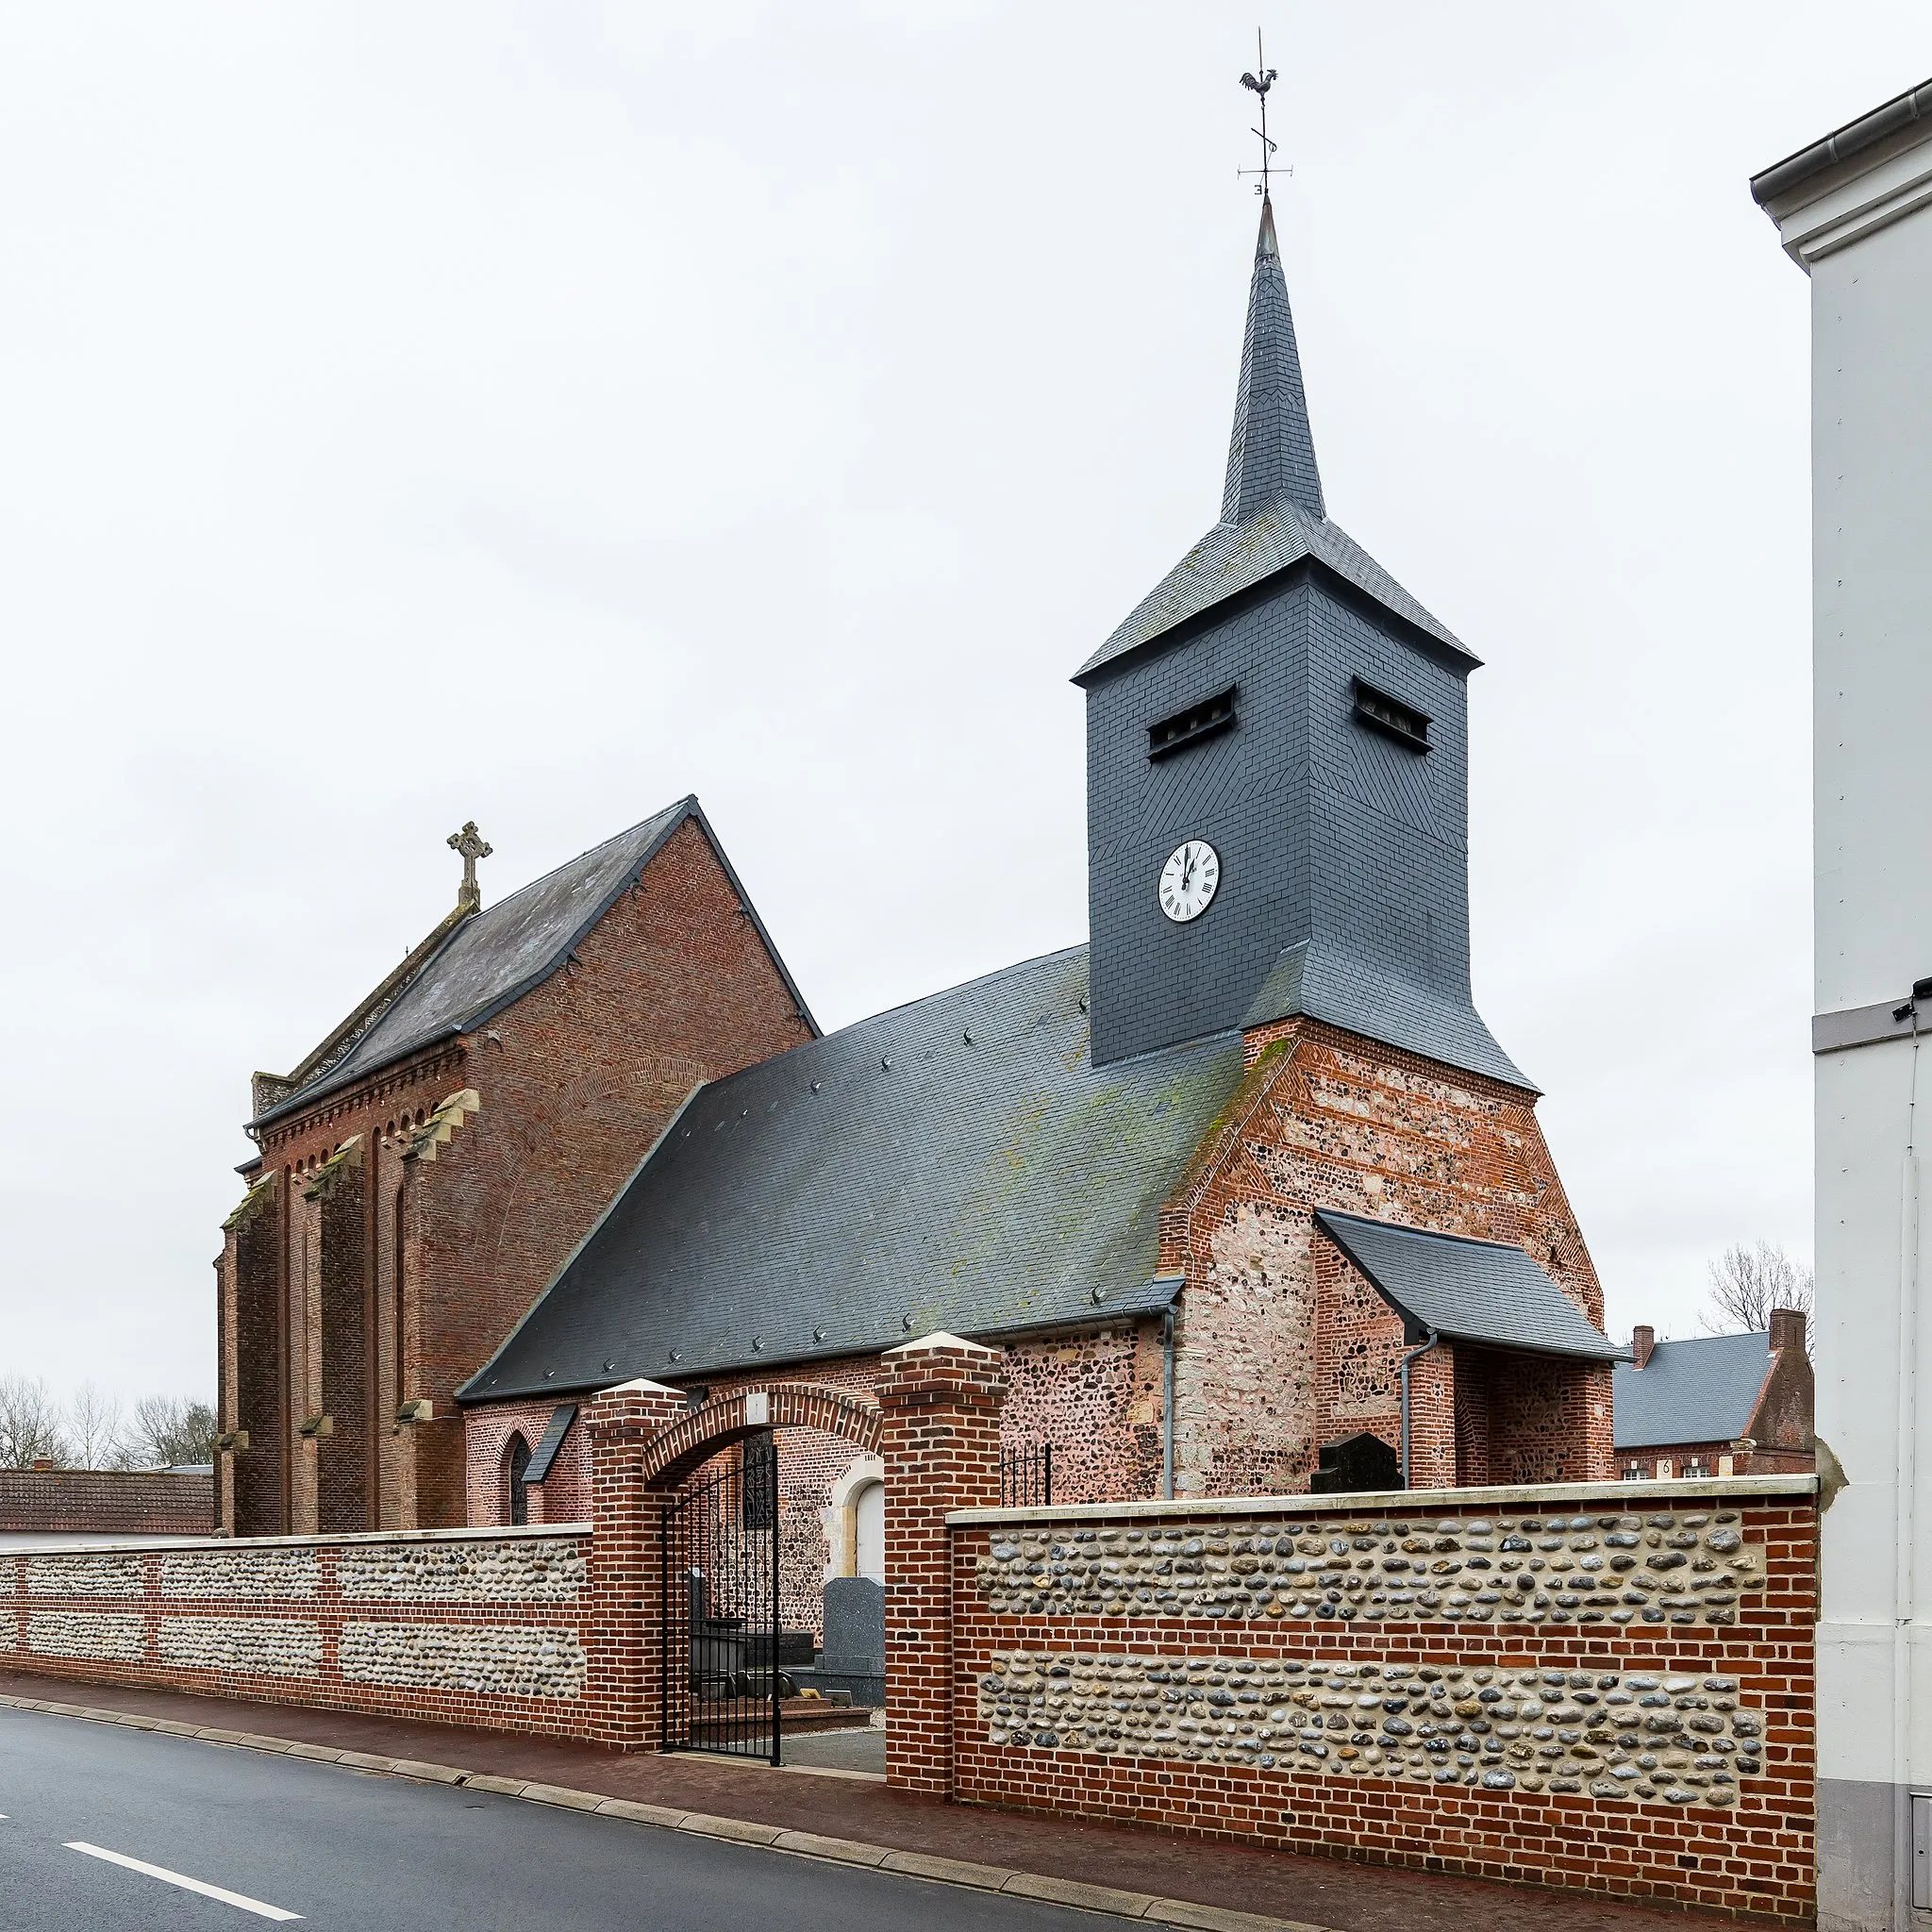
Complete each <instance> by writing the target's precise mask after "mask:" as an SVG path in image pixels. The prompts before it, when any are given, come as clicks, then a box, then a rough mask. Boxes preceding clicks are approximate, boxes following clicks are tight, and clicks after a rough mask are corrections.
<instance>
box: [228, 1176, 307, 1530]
mask: <svg viewBox="0 0 1932 1932" xmlns="http://www.w3.org/2000/svg"><path fill="white" fill-rule="evenodd" d="M283 1191H285V1183H284V1182H283V1180H282V1177H281V1176H280V1175H278V1174H271V1175H269V1176H268V1178H267V1179H265V1180H263V1181H261V1182H260V1183H258V1185H257V1186H256V1187H255V1188H254V1189H253V1190H251V1191H250V1192H249V1195H248V1198H247V1199H246V1200H245V1201H244V1202H243V1203H242V1206H241V1207H240V1208H238V1209H237V1210H236V1211H235V1213H234V1214H233V1215H232V1216H230V1217H229V1222H228V1225H227V1228H226V1229H225V1238H224V1242H223V1258H224V1263H225V1278H224V1283H223V1290H222V1311H223V1334H222V1384H223V1391H222V1392H223V1398H224V1401H225V1404H226V1407H225V1412H224V1424H225V1426H226V1427H230V1428H232V1427H235V1426H237V1422H236V1420H235V1419H236V1418H240V1425H242V1426H244V1427H246V1428H247V1429H248V1433H249V1444H248V1447H247V1449H246V1450H245V1451H244V1452H242V1454H241V1455H239V1456H221V1457H218V1458H217V1462H216V1471H217V1475H218V1477H219V1478H221V1479H223V1482H224V1485H225V1493H224V1494H223V1497H222V1504H223V1509H224V1517H223V1520H224V1521H225V1522H226V1523H228V1524H237V1523H241V1524H249V1525H251V1526H252V1525H255V1524H271V1523H278V1522H280V1521H281V1520H282V1517H283V1514H284V1512H285V1508H286V1505H285V1502H284V1497H283V1482H284V1479H285V1474H286V1468H287V1462H288V1454H289V1438H290V1436H291V1434H292V1432H293V1424H291V1423H290V1421H289V1420H288V1414H287V1409H286V1406H285V1402H284V1393H283V1387H282V1366H283V1342H282V1319H283V1307H284V1303H283V1294H282V1265H281V1221H280V1216H279V1212H278V1206H279V1198H280V1195H281V1194H282V1192H283Z"/></svg>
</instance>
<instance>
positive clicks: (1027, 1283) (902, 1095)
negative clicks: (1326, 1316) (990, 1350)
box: [460, 947, 1242, 1401]
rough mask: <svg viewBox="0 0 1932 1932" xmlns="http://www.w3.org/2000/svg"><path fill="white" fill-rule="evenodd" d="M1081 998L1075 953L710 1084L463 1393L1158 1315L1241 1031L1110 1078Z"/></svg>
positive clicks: (563, 1385)
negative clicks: (1173, 1240) (1090, 1049)
mask: <svg viewBox="0 0 1932 1932" xmlns="http://www.w3.org/2000/svg"><path fill="white" fill-rule="evenodd" d="M1086 994H1087V952H1086V948H1085V947H1076V948H1074V949H1072V950H1070V951H1067V952H1063V953H1054V954H1050V955H1048V956H1047V957H1046V958H1040V959H1031V960H1027V961H1025V962H1024V963H1023V964H1021V965H1017V966H1011V967H1008V968H1007V969H1006V970H1005V971H1004V972H1000V973H995V974H991V975H990V976H989V977H987V978H984V979H976V980H974V981H971V982H970V983H968V984H967V985H965V986H959V987H955V988H953V989H951V990H950V991H946V992H941V993H937V994H934V995H933V996H932V997H931V998H929V999H924V1000H919V1001H916V1002H914V1003H913V1004H912V1005H910V1006H906V1007H899V1008H893V1009H892V1010H891V1011H890V1012H886V1013H881V1014H878V1015H876V1016H874V1018H872V1019H869V1020H862V1021H859V1022H858V1024H855V1025H852V1026H847V1027H845V1028H844V1029H843V1030H842V1031H841V1032H838V1033H834V1034H831V1035H829V1036H828V1037H827V1038H825V1039H824V1040H819V1041H811V1042H808V1044H806V1045H804V1046H800V1047H794V1048H793V1049H792V1050H791V1052H790V1053H786V1054H782V1055H780V1056H778V1057H777V1058H774V1059H769V1060H765V1061H762V1062H760V1063H759V1064H758V1065H757V1066H754V1067H749V1068H746V1069H745V1070H744V1071H743V1072H742V1073H740V1074H733V1075H731V1076H730V1077H729V1078H728V1079H724V1080H720V1081H716V1082H713V1083H712V1084H711V1085H709V1086H707V1087H704V1088H701V1089H700V1090H699V1091H697V1092H696V1093H695V1094H693V1096H692V1097H691V1100H690V1102H689V1103H687V1105H686V1107H685V1108H684V1110H683V1112H682V1113H681V1114H680V1115H679V1117H678V1118H677V1120H676V1121H675V1122H674V1123H673V1124H672V1126H671V1127H670V1129H669V1130H668V1131H667V1132H666V1134H665V1136H664V1138H663V1139H662V1140H661V1141H659V1142H658V1146H657V1147H656V1148H655V1149H654V1150H653V1151H652V1153H651V1154H650V1156H649V1157H648V1158H646V1159H645V1160H644V1162H643V1164H642V1165H641V1167H640V1168H639V1170H638V1172H637V1173H636V1174H634V1175H633V1176H632V1178H631V1180H630V1182H629V1183H628V1184H627V1186H626V1187H625V1190H624V1191H623V1192H622V1193H621V1194H620V1195H619V1197H618V1199H617V1200H616V1201H615V1202H614V1203H613V1204H612V1206H611V1208H609V1210H608V1212H607V1213H606V1215H605V1217H604V1219H603V1220H602V1221H601V1222H600V1223H599V1224H598V1225H597V1226H596V1227H595V1228H594V1229H592V1231H591V1234H590V1235H589V1236H588V1237H587V1238H586V1240H585V1241H584V1242H583V1244H582V1245H581V1247H580V1248H579V1249H578V1251H577V1252H576V1254H575V1256H573V1257H572V1258H571V1259H570V1261H569V1262H567V1263H566V1264H565V1266H564V1268H563V1270H562V1271H561V1273H560V1274H558V1278H557V1280H556V1281H555V1282H554V1283H553V1284H552V1286H551V1287H550V1289H549V1290H548V1291H547V1292H546V1293H545V1294H544V1296H543V1297H542V1299H541V1300H540V1301H539V1302H538V1303H537V1305H536V1307H534V1308H533V1309H532V1310H531V1311H530V1313H529V1314H528V1315H527V1316H526V1317H525V1319H524V1321H523V1323H522V1324H521V1325H520V1326H519V1327H518V1328H517V1330H516V1331H515V1333H514V1334H512V1336H511V1337H510V1338H509V1340H508V1341H507V1342H506V1343H505V1344H504V1346H503V1347H502V1349H500V1350H499V1351H498V1353H497V1355H496V1357H494V1359H493V1360H491V1362H490V1363H489V1365H488V1366H487V1367H486V1368H485V1369H484V1370H483V1371H482V1372H481V1373H480V1374H477V1375H476V1376H475V1378H473V1379H472V1380H471V1382H470V1383H469V1384H468V1385H467V1386H466V1387H465V1388H464V1389H463V1390H462V1391H460V1392H461V1394H462V1396H463V1398H464V1399H465V1400H469V1401H475V1400H482V1399H492V1400H493V1399H501V1398H504V1397H508V1396H512V1395H527V1394H533V1393H541V1392H549V1391H558V1392H561V1391H572V1390H579V1389H588V1388H595V1387H599V1386H603V1385H607V1384H609V1383H612V1382H617V1381H622V1380H624V1379H625V1378H627V1377H629V1376H633V1375H655V1376H665V1375H676V1376H678V1377H680V1378H682V1377H686V1376H691V1375H702V1374H708V1373H718V1372H723V1371H724V1370H727V1369H741V1368H745V1367H748V1366H751V1365H753V1364H763V1363H769V1364H773V1365H775V1364H777V1363H781V1362H797V1361H801V1360H810V1359H812V1358H825V1357H835V1356H847V1355H855V1354H870V1353H872V1352H874V1351H876V1350H878V1349H881V1348H885V1347H890V1346H891V1344H893V1343H895V1342H898V1341H904V1340H905V1339H906V1338H907V1336H908V1335H919V1334H925V1333H928V1332H930V1331H931V1330H934V1329H938V1328H945V1329H950V1330H952V1331H953V1332H955V1333H958V1334H963V1335H975V1336H993V1335H1002V1334H1017V1333H1023V1332H1025V1331H1027V1330H1029V1329H1042V1328H1053V1327H1065V1326H1070V1325H1074V1324H1078V1323H1081V1322H1083V1321H1084V1322H1095V1321H1101V1320H1104V1319H1107V1318H1108V1317H1111V1316H1121V1315H1125V1314H1130V1313H1136V1312H1144V1311H1148V1310H1151V1309H1153V1308H1156V1307H1165V1306H1166V1305H1167V1303H1168V1302H1169V1301H1170V1300H1171V1299H1172V1298H1173V1295H1174V1291H1175V1289H1176V1287H1177V1285H1178V1284H1177V1283H1176V1282H1174V1281H1171V1280H1164V1279H1163V1280H1157V1279H1156V1273H1157V1266H1158V1253H1159V1211H1160V1206H1161V1203H1162V1202H1163V1201H1164V1200H1165V1199H1166V1198H1167V1195H1168V1194H1169V1192H1170V1191H1172V1189H1173V1188H1174V1185H1175V1183H1176V1181H1177V1180H1178V1179H1179V1177H1180V1175H1181V1173H1182V1171H1183V1170H1184V1168H1185V1167H1186V1165H1187V1163H1188V1160H1189V1158H1190V1157H1191V1155H1192V1154H1193V1152H1194V1150H1195V1148H1196V1147H1197V1146H1198V1145H1199V1143H1200V1141H1201V1140H1202V1138H1203V1137H1204V1135H1205V1134H1206V1133H1207V1131H1208V1127H1209V1125H1210V1124H1212V1122H1213V1121H1214V1119H1215V1117H1216V1116H1217V1114H1218V1113H1219V1112H1220V1110H1221V1108H1222V1107H1223V1106H1224V1104H1225V1102H1226V1100H1227V1098H1228V1096H1229V1095H1230V1094H1232V1093H1233V1091H1234V1090H1235V1088H1236V1086H1237V1085H1238V1084H1239V1082H1240V1080H1241V1058H1242V1055H1241V1035H1240V1034H1239V1033H1228V1034H1222V1035H1218V1036H1215V1037H1214V1038H1211V1039H1208V1040H1202V1041H1192V1042H1190V1043H1188V1044H1185V1045H1180V1046H1174V1047H1169V1048H1165V1049H1163V1050H1161V1051H1160V1052H1158V1053H1153V1054H1148V1055H1145V1056H1143V1057H1142V1058H1139V1059H1133V1060H1126V1061H1122V1062H1118V1063H1116V1064H1114V1065H1112V1066H1108V1067H1106V1068H1102V1069H1100V1070H1099V1071H1097V1072H1096V1071H1095V1069H1094V1068H1093V1066H1092V1065H1091V1062H1090V1060H1089V1058H1088V1053H1087V1045H1088V1041H1087V1013H1086V1009H1085V1008H1086ZM674 1352H675V1353H674Z"/></svg>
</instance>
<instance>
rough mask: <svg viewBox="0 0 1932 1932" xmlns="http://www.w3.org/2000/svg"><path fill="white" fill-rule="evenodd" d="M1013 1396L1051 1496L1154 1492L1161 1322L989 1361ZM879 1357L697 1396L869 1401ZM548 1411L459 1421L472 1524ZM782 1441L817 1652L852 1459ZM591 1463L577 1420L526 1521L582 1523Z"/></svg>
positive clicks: (797, 1577) (784, 1481)
mask: <svg viewBox="0 0 1932 1932" xmlns="http://www.w3.org/2000/svg"><path fill="white" fill-rule="evenodd" d="M998 1354H999V1359H1000V1363H1001V1372H1002V1374H1004V1375H1005V1376H1006V1377H1007V1379H1008V1383H1009V1385H1010V1387H1011V1389H1012V1391H1013V1392H1012V1395H1011V1397H1010V1398H1009V1400H1008V1404H1007V1406H1006V1409H1005V1411H1004V1413H1003V1416H1002V1419H1001V1420H1002V1437H1001V1440H1002V1443H1003V1445H1004V1446H1006V1447H1008V1448H1025V1449H1033V1448H1037V1447H1039V1446H1040V1445H1041V1444H1042V1443H1048V1442H1050V1443H1052V1445H1053V1448H1054V1492H1055V1494H1056V1496H1058V1497H1065V1498H1071V1499H1073V1500H1076V1501H1080V1502H1106V1501H1113V1500H1134V1499H1138V1498H1145V1497H1151V1496H1154V1495H1156V1494H1158V1491H1159V1486H1160V1408H1159V1404H1160V1400H1161V1383H1160V1377H1161V1350H1160V1330H1159V1324H1158V1323H1155V1322H1141V1323H1116V1324H1106V1325H1103V1326H1100V1327H1096V1328H1094V1329H1091V1330H1087V1331H1079V1332H1075V1333H1072V1334H1068V1335H1063V1336H1051V1337H1037V1338H1028V1339H1025V1340H1022V1341H1014V1342H1012V1343H1009V1344H1008V1346H1006V1347H1005V1348H1004V1349H1001V1350H1000V1351H998ZM880 1369H881V1358H880V1357H876V1356H862V1357H849V1358H847V1359H844V1360H841V1361H831V1362H812V1363H800V1364H797V1365H796V1366H795V1367H793V1368H791V1369H785V1368H779V1369H775V1370H765V1371H744V1372H741V1373H736V1374H728V1375H720V1376H716V1377H713V1378H711V1379H709V1380H708V1381H707V1382H705V1383H703V1384H702V1385H692V1386H691V1388H690V1389H688V1391H687V1393H688V1394H695V1393H696V1392H697V1389H698V1388H699V1387H702V1388H703V1389H704V1390H705V1391H707V1393H708V1398H709V1399H711V1400H713V1401H716V1400H720V1399H723V1398H725V1397H728V1396H730V1395H733V1394H738V1393H741V1392H743V1391H747V1390H757V1389H773V1388H776V1387H778V1386H780V1385H781V1384H784V1383H787V1382H796V1383H808V1384H810V1385H811V1386H812V1387H814V1388H828V1389H841V1390H848V1391H851V1392H852V1393H854V1394H858V1395H864V1396H868V1397H870V1396H873V1395H874V1394H875V1392H876V1388H877V1382H878V1377H879V1374H880ZM555 1407H556V1403H555V1402H554V1401H548V1400H545V1401H539V1402H500V1403H476V1404H473V1405H471V1406H470V1407H467V1408H466V1409H465V1411H464V1416H463V1422H464V1427H465V1431H466V1440H465V1450H464V1456H465V1482H466V1488H467V1507H468V1511H469V1522H470V1524H472V1525H473V1526H479V1527H480V1526H482V1525H484V1524H505V1523H508V1508H509V1497H508V1475H507V1470H508V1461H507V1454H508V1444H509V1441H510V1439H511V1437H512V1436H514V1435H521V1436H522V1437H523V1438H524V1440H525V1441H526V1442H528V1443H529V1444H530V1446H531V1447H532V1448H534V1447H535V1446H536V1444H537V1442H538V1441H539V1439H540V1438H541V1435H542V1433H543V1430H544V1428H545V1427H546V1426H547V1424H548V1423H549V1420H550V1416H551V1412H552V1410H553V1409H554V1408H555ZM776 1433H777V1438H778V1507H779V1570H780V1594H779V1607H780V1615H781V1616H782V1618H783V1620H784V1624H785V1627H786V1628H787V1629H791V1630H808V1631H810V1632H812V1633H813V1635H814V1637H815V1638H816V1639H819V1640H821V1641H822V1640H823V1637H824V1628H823V1624H824V1586H825V1583H826V1580H827V1577H828V1576H829V1575H830V1574H832V1572H833V1569H834V1564H835V1555H834V1547H833V1539H832V1534H831V1532H832V1530H833V1529H834V1527H835V1525H834V1524H832V1523H831V1520H830V1519H831V1515H832V1507H831V1506H832V1497H833V1491H834V1490H835V1489H836V1488H837V1486H838V1485H839V1483H840V1482H841V1480H842V1479H843V1478H844V1476H845V1475H846V1474H847V1473H848V1472H849V1471H850V1470H851V1469H852V1467H853V1465H854V1463H855V1461H856V1460H858V1456H859V1453H860V1452H859V1451H858V1450H857V1449H856V1448H855V1447H854V1445H853V1444H852V1443H851V1442H850V1441H847V1440H846V1439H844V1438H843V1437H841V1436H835V1435H831V1434H828V1433H826V1432H824V1431H823V1430H818V1429H795V1428H785V1429H780V1430H778V1431H777V1432H776ZM738 1453H739V1452H738V1451H737V1450H735V1449H732V1450H727V1451H724V1454H723V1456H722V1457H719V1458H717V1459H716V1460H715V1461H714V1462H713V1463H710V1464H708V1465H706V1466H705V1467H703V1468H702V1469H700V1470H698V1471H697V1472H695V1473H694V1474H693V1476H692V1478H691V1479H692V1480H693V1481H695V1482H703V1481H705V1480H707V1479H708V1477H709V1476H711V1475H714V1474H717V1473H718V1469H719V1468H720V1467H722V1465H723V1462H724V1460H726V1459H729V1458H732V1457H736V1456H737V1455H738ZM588 1483H589V1451H588V1448H587V1446H586V1436H585V1431H584V1428H583V1423H582V1416H581V1413H580V1414H579V1419H578V1421H577V1422H576V1423H575V1424H573V1425H572V1428H571V1431H570V1433H569V1435H567V1436H566V1437H565V1438H564V1446H563V1449H562V1452H561V1453H560V1455H559V1457H558V1461H557V1463H556V1464H555V1465H553V1473H552V1474H551V1476H550V1478H549V1480H547V1481H546V1482H545V1483H543V1484H542V1485H541V1495H540V1493H539V1491H537V1490H533V1491H531V1509H532V1520H533V1521H535V1520H540V1514H541V1521H543V1522H545V1523H553V1524H555V1523H573V1522H584V1521H588V1520H589V1515H590V1500H589V1489H588Z"/></svg>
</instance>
